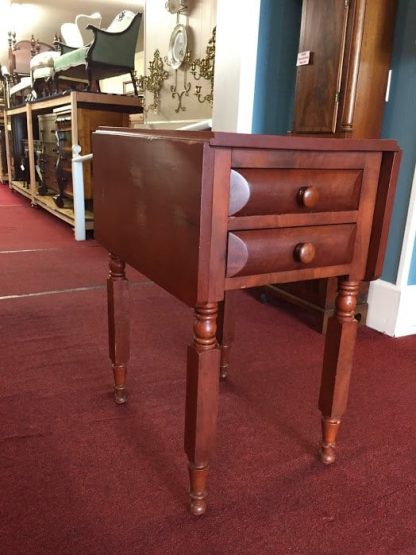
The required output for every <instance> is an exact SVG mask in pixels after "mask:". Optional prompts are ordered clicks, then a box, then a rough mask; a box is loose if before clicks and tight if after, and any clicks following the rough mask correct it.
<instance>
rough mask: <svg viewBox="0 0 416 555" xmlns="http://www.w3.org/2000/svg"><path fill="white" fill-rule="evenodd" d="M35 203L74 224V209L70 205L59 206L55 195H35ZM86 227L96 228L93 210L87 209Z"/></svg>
mask: <svg viewBox="0 0 416 555" xmlns="http://www.w3.org/2000/svg"><path fill="white" fill-rule="evenodd" d="M33 203H34V204H36V205H37V206H40V207H41V208H44V209H45V210H47V211H48V212H50V213H51V214H53V215H54V216H57V217H58V218H60V219H61V220H63V221H64V222H67V223H68V224H71V225H74V223H75V217H74V210H73V209H72V208H70V207H66V208H59V207H58V206H57V205H56V203H55V201H54V200H53V197H52V196H50V195H34V197H33ZM85 229H94V215H93V213H92V212H91V211H89V210H86V211H85Z"/></svg>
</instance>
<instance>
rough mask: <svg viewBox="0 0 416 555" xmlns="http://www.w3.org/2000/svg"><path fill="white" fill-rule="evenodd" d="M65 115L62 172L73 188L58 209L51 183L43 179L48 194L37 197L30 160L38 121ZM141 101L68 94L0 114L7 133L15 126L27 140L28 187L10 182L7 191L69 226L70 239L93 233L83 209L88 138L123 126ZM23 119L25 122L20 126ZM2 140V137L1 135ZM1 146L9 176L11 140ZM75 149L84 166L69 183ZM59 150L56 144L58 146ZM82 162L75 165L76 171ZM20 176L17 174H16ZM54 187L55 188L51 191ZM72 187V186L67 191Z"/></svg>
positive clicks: (89, 200)
mask: <svg viewBox="0 0 416 555" xmlns="http://www.w3.org/2000/svg"><path fill="white" fill-rule="evenodd" d="M64 111H65V112H66V111H68V126H67V129H66V131H67V135H68V137H65V141H67V144H66V145H63V147H62V148H63V149H64V150H65V152H66V160H67V163H68V168H66V167H64V168H63V171H66V170H67V169H68V171H70V172H71V176H72V184H71V183H69V184H68V190H72V193H71V194H72V195H73V203H72V201H71V199H67V201H66V202H67V203H68V206H65V207H64V208H59V207H58V206H57V205H56V203H55V201H54V199H53V196H54V195H56V194H57V188H58V189H59V185H58V184H57V183H55V182H54V180H53V179H52V180H50V176H48V180H47V183H48V184H49V186H50V188H51V189H52V190H53V191H52V190H51V193H50V194H48V195H39V194H38V184H37V173H36V160H35V150H34V148H35V146H34V145H35V143H34V141H35V140H36V139H38V138H40V135H39V137H38V136H37V135H38V128H39V133H40V124H39V117H43V116H45V115H46V114H53V113H55V114H56V117H57V120H58V119H59V114H60V112H64ZM141 111H142V107H141V100H140V99H139V98H137V97H134V96H123V95H116V94H102V93H91V92H78V91H71V92H69V93H66V94H61V95H59V96H54V97H49V98H43V99H39V100H37V101H35V102H28V103H27V104H25V105H22V106H18V107H16V108H11V109H9V110H5V111H4V120H5V126H6V128H9V126H10V128H11V131H12V133H13V127H14V124H16V129H17V128H18V125H19V126H20V127H22V125H23V126H26V131H27V135H26V131H24V133H23V138H25V137H27V147H28V168H29V175H30V186H29V187H27V186H25V184H24V183H23V182H21V181H12V182H11V183H10V187H11V188H12V189H14V190H15V191H17V192H18V193H20V194H22V195H24V196H26V197H27V198H29V199H30V200H31V201H32V204H33V205H36V206H39V207H40V208H43V209H44V210H47V211H48V212H50V213H51V214H53V215H54V216H56V217H57V218H60V219H61V220H63V221H65V222H67V223H69V224H70V225H72V226H73V227H74V231H75V238H76V239H77V240H83V239H85V237H86V235H85V231H86V230H91V229H94V217H93V213H92V211H91V210H89V211H88V210H85V215H84V206H85V205H86V206H88V207H91V206H93V197H92V173H91V162H90V161H87V160H90V159H91V157H88V156H86V155H90V154H91V150H92V144H91V136H92V133H93V132H94V131H95V130H96V129H98V127H99V126H109V127H122V126H126V127H127V125H128V117H129V115H131V114H134V113H137V112H141ZM22 119H24V120H25V122H22ZM6 137H7V135H6ZM9 143H10V144H7V142H6V150H7V161H8V168H9V175H10V176H11V175H12V173H11V170H12V160H13V152H12V149H13V141H11V142H10V141H9ZM74 145H80V147H81V155H82V156H84V161H85V165H84V167H83V171H81V172H75V174H76V176H77V178H76V182H74V180H73V178H74V176H73V175H72V171H71V167H70V164H71V158H72V147H73V146H74ZM60 146H61V145H60ZM80 163H81V162H79V163H78V164H76V167H77V168H79V165H80ZM19 177H20V175H19ZM55 185H56V187H55ZM71 185H72V186H71ZM65 195H68V196H70V193H69V192H68V193H67V192H66V191H64V196H65ZM72 206H76V209H77V216H78V217H75V214H74V210H73V207H72Z"/></svg>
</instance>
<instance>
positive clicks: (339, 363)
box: [319, 280, 359, 464]
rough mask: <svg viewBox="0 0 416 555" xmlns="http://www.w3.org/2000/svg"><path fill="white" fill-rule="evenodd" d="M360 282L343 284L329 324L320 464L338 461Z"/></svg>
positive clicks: (326, 342) (324, 371)
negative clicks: (337, 449) (337, 442)
mask: <svg viewBox="0 0 416 555" xmlns="http://www.w3.org/2000/svg"><path fill="white" fill-rule="evenodd" d="M358 287H359V282H358V281H347V280H344V281H342V280H340V282H339V288H338V294H337V299H336V303H335V305H336V309H335V314H334V316H333V317H332V318H330V319H329V321H328V329H327V332H326V338H325V353H324V362H323V370H322V381H321V392H320V396H319V409H320V411H321V413H322V441H321V446H320V451H319V456H320V460H321V461H322V462H323V463H325V464H331V463H333V462H334V461H335V441H336V436H337V432H338V429H339V426H340V423H341V417H342V415H343V414H344V411H345V408H346V406H347V401H348V390H349V383H350V376H351V368H352V360H353V353H354V345H355V338H356V335H357V321H356V320H355V318H354V313H355V307H356V304H357V294H358Z"/></svg>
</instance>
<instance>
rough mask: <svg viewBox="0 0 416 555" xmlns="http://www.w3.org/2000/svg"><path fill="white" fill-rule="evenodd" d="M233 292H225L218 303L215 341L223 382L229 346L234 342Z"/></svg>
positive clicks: (227, 364) (228, 357)
mask: <svg viewBox="0 0 416 555" xmlns="http://www.w3.org/2000/svg"><path fill="white" fill-rule="evenodd" d="M235 293H236V292H235V291H227V292H226V293H225V297H224V301H223V302H221V303H219V306H218V308H219V310H218V319H217V322H218V327H217V340H218V343H219V345H220V348H221V360H220V378H221V379H223V380H225V379H226V377H227V375H228V367H229V365H230V352H231V345H232V343H233V341H234V322H235V318H234V303H235V301H234V299H235Z"/></svg>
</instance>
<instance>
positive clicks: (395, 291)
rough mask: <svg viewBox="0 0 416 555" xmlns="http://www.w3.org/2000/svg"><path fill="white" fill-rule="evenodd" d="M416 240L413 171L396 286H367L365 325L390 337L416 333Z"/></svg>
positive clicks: (394, 284)
mask: <svg viewBox="0 0 416 555" xmlns="http://www.w3.org/2000/svg"><path fill="white" fill-rule="evenodd" d="M415 237H416V168H415V173H414V178H413V184H412V192H411V196H410V202H409V209H408V213H407V220H406V228H405V233H404V237H403V244H402V250H401V256H400V263H399V269H398V272H397V279H396V283H390V282H388V281H384V280H382V279H379V280H377V281H375V282H373V283H371V285H370V290H369V293H368V315H367V326H369V327H370V328H373V329H375V330H377V331H380V332H382V333H385V334H387V335H390V336H392V337H401V336H404V335H412V334H416V285H409V284H408V280H409V273H410V265H411V262H412V254H413V245H414V241H415Z"/></svg>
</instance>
